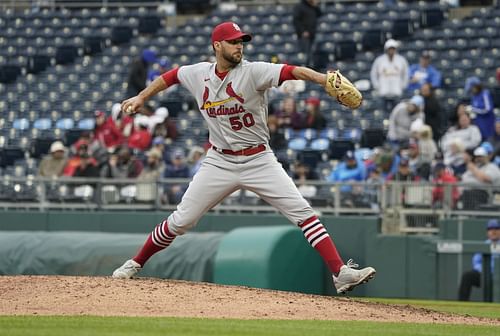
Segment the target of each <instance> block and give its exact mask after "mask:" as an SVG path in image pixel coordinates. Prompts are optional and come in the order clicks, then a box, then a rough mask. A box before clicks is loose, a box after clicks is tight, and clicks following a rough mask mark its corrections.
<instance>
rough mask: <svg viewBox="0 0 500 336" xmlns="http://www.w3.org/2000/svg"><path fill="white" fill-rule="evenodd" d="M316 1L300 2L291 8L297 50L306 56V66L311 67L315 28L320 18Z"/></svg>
mask: <svg viewBox="0 0 500 336" xmlns="http://www.w3.org/2000/svg"><path fill="white" fill-rule="evenodd" d="M318 5H319V1H318V0H302V1H301V2H299V3H298V4H297V5H295V7H294V8H293V25H294V27H295V33H296V34H297V41H298V43H299V45H298V50H299V51H300V52H302V53H304V54H306V64H305V65H311V61H312V48H313V44H314V39H315V37H316V27H317V25H318V19H319V17H320V16H321V14H322V13H321V9H320V8H319V6H318Z"/></svg>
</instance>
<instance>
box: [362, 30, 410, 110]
mask: <svg viewBox="0 0 500 336" xmlns="http://www.w3.org/2000/svg"><path fill="white" fill-rule="evenodd" d="M398 46H399V43H398V42H397V41H395V40H393V39H389V40H387V41H386V42H385V45H384V50H385V53H384V54H383V55H380V56H378V57H377V58H376V59H375V61H374V62H373V65H372V68H371V72H370V78H371V82H372V86H373V88H374V89H375V91H376V94H377V95H378V96H379V97H380V98H381V99H382V102H383V107H384V109H385V110H386V111H392V109H393V108H394V106H395V105H396V102H398V101H400V100H401V96H402V95H403V92H404V91H405V89H406V87H407V86H408V80H409V79H408V61H407V60H406V58H404V57H403V56H401V55H399V54H398V53H397V48H398Z"/></svg>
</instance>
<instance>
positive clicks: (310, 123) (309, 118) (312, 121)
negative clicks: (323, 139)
mask: <svg viewBox="0 0 500 336" xmlns="http://www.w3.org/2000/svg"><path fill="white" fill-rule="evenodd" d="M320 102H321V101H320V100H319V98H317V97H309V98H307V99H306V116H305V123H304V126H305V128H312V129H316V130H322V129H324V128H325V127H326V119H325V117H324V116H323V114H322V113H321V111H320V109H319V105H320Z"/></svg>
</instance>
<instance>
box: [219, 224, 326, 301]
mask: <svg viewBox="0 0 500 336" xmlns="http://www.w3.org/2000/svg"><path fill="white" fill-rule="evenodd" d="M323 278H324V277H323V265H322V260H321V258H320V257H319V255H318V254H317V253H316V251H315V250H314V249H313V248H312V247H311V246H310V245H309V244H308V243H307V241H306V240H305V239H304V236H303V235H302V232H301V231H300V230H299V229H298V228H297V227H293V226H291V225H290V226H267V227H262V228H259V227H249V228H239V229H235V230H233V231H231V232H229V233H228V234H227V235H225V236H224V238H223V239H222V241H221V243H220V246H219V250H218V251H217V255H216V257H215V267H214V281H215V282H216V283H220V284H228V285H243V286H251V287H258V288H270V289H278V290H285V291H298V292H303V293H316V294H322V293H323Z"/></svg>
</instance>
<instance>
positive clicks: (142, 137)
mask: <svg viewBox="0 0 500 336" xmlns="http://www.w3.org/2000/svg"><path fill="white" fill-rule="evenodd" d="M148 127H149V117H146V116H144V115H136V116H135V120H134V131H133V132H132V135H130V137H129V138H128V142H127V144H128V147H129V148H130V149H137V150H140V151H145V150H146V149H148V148H149V146H150V145H151V133H150V132H149V130H148Z"/></svg>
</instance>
